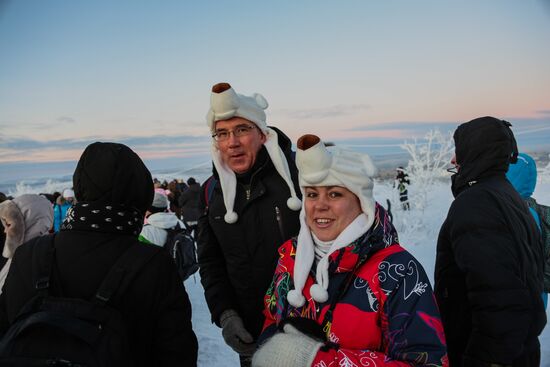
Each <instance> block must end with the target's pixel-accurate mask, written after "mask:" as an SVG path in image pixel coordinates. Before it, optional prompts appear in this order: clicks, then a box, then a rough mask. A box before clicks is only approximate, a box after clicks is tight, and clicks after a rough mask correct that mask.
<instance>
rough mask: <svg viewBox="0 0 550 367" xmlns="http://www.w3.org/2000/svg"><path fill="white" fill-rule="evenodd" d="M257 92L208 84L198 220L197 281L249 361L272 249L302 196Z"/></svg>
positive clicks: (215, 317) (291, 226)
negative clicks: (208, 159) (206, 163)
mask: <svg viewBox="0 0 550 367" xmlns="http://www.w3.org/2000/svg"><path fill="white" fill-rule="evenodd" d="M267 106H268V103H267V101H266V100H265V98H264V97H263V96H262V95H260V94H257V93H255V94H253V95H252V96H245V95H241V94H237V93H236V92H235V90H234V89H233V88H232V87H231V86H230V85H229V84H227V83H219V84H216V85H214V86H213V87H212V93H211V96H210V109H209V111H208V114H207V116H206V120H207V124H208V127H209V128H210V131H211V134H212V160H213V165H214V168H213V175H212V178H210V179H209V180H207V181H206V182H205V184H204V185H203V189H202V195H201V201H202V205H201V206H202V207H204V208H205V212H204V215H203V216H201V218H200V219H199V223H198V257H199V264H200V274H201V281H202V284H203V287H204V290H205V297H206V301H207V303H208V307H209V309H210V312H211V315H212V322H214V323H216V324H217V325H218V326H220V327H222V334H223V337H224V339H225V341H226V343H227V344H228V345H229V346H230V347H231V348H233V349H234V350H235V351H236V352H237V353H239V356H240V360H241V366H248V365H250V356H251V355H252V354H253V353H254V351H255V349H256V338H257V337H258V335H259V333H260V332H261V329H262V326H263V321H264V316H263V314H262V309H263V305H262V300H263V296H264V295H265V292H266V290H267V288H268V287H269V284H270V282H271V279H272V275H273V271H274V270H275V266H276V263H277V258H278V254H277V249H278V247H279V246H280V245H281V244H282V243H283V242H284V241H285V240H287V239H288V238H290V237H292V236H295V235H296V234H297V233H298V231H299V211H300V208H301V201H300V198H299V195H300V190H299V186H298V177H297V169H296V165H295V163H294V161H293V158H292V152H291V142H290V140H289V139H288V137H287V136H286V135H284V134H283V133H282V132H281V131H280V130H278V129H277V128H274V127H268V126H267V123H266V115H265V112H264V110H265V109H266V108H267Z"/></svg>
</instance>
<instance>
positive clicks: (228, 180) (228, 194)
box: [212, 144, 239, 224]
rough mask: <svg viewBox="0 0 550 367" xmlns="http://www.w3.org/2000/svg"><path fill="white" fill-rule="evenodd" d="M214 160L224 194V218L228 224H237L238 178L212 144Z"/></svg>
mask: <svg viewBox="0 0 550 367" xmlns="http://www.w3.org/2000/svg"><path fill="white" fill-rule="evenodd" d="M212 160H213V161H214V167H216V171H218V176H219V179H220V185H221V188H222V193H223V203H224V205H225V210H226V213H225V215H224V217H223V219H224V220H225V222H226V223H229V224H232V223H235V222H237V220H238V219H239V216H238V215H237V213H235V211H234V210H233V205H234V204H235V194H236V189H237V177H236V176H235V172H233V171H232V170H231V169H229V167H227V165H226V164H225V162H224V161H223V160H222V158H221V155H220V151H219V150H218V148H216V146H215V145H214V144H212Z"/></svg>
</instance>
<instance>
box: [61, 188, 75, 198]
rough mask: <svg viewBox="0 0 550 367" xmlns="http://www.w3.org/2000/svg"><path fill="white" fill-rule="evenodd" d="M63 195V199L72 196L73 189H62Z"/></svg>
mask: <svg viewBox="0 0 550 367" xmlns="http://www.w3.org/2000/svg"><path fill="white" fill-rule="evenodd" d="M63 197H64V198H65V199H67V198H74V191H73V190H71V189H65V190H63Z"/></svg>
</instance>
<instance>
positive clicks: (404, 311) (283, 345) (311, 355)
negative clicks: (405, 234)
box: [252, 135, 448, 367]
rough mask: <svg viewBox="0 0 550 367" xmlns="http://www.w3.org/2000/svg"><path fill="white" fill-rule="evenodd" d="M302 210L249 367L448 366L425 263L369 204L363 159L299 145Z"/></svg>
mask: <svg viewBox="0 0 550 367" xmlns="http://www.w3.org/2000/svg"><path fill="white" fill-rule="evenodd" d="M297 147H298V150H297V153H296V164H297V166H298V169H299V179H300V188H301V190H302V197H303V202H304V204H303V208H302V212H301V216H300V220H301V228H300V233H299V234H298V236H297V237H294V238H292V239H290V240H288V241H286V242H285V243H284V244H283V245H282V246H281V247H280V248H279V262H278V264H277V269H276V270H275V275H274V277H273V282H272V283H271V286H270V288H269V290H268V292H267V294H266V296H265V298H264V313H265V315H266V322H265V325H264V331H263V333H262V335H261V337H260V339H261V340H265V339H267V341H265V343H264V344H263V345H262V346H261V347H260V349H259V350H258V351H257V352H256V354H254V357H253V361H252V365H253V366H256V367H267V366H269V367H286V366H294V367H309V366H331V365H334V366H343V365H346V366H367V365H368V366H371V365H372V366H386V365H387V366H391V365H397V364H399V365H400V366H448V363H447V357H446V348H445V337H444V335H443V327H442V325H441V320H440V317H439V311H438V309H437V305H436V303H435V299H434V296H433V292H432V289H431V287H430V284H429V280H428V277H427V275H426V273H425V272H424V269H423V268H422V265H421V264H420V263H419V262H418V261H417V260H416V259H415V258H414V257H413V256H412V255H411V254H410V253H409V252H408V251H407V250H405V249H404V248H403V247H401V246H400V245H399V241H398V238H397V232H396V230H395V228H394V227H393V225H392V224H391V222H390V220H389V218H388V216H387V213H386V211H385V210H384V208H383V207H382V206H381V205H379V204H378V203H376V201H375V200H374V198H373V196H372V190H373V184H374V182H373V181H374V180H373V178H374V177H375V175H376V173H377V169H376V167H375V166H374V164H373V163H372V161H371V159H370V157H369V156H368V155H367V154H363V153H358V152H353V151H348V150H344V149H341V148H337V147H334V148H329V149H327V148H326V147H325V146H324V144H323V142H322V141H321V140H320V139H319V137H317V136H315V135H304V136H302V137H301V138H300V139H299V140H298V142H297Z"/></svg>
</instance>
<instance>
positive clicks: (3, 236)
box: [0, 192, 8, 268]
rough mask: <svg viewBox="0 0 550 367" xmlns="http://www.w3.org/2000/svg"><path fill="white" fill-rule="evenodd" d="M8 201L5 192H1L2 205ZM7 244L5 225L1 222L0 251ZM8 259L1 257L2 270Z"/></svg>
mask: <svg viewBox="0 0 550 367" xmlns="http://www.w3.org/2000/svg"><path fill="white" fill-rule="evenodd" d="M6 200H8V198H7V196H6V194H4V193H3V192H0V204H1V203H3V202H4V201H6ZM5 242H6V233H5V231H4V225H3V224H2V221H0V251H3V250H4V243H5ZM6 261H7V259H6V258H5V257H2V256H0V268H1V267H3V266H4V264H6Z"/></svg>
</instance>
